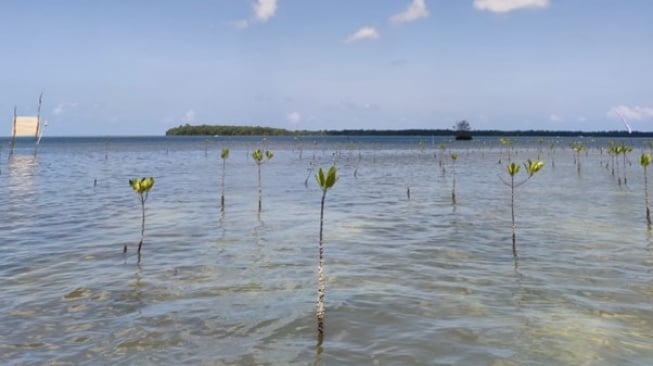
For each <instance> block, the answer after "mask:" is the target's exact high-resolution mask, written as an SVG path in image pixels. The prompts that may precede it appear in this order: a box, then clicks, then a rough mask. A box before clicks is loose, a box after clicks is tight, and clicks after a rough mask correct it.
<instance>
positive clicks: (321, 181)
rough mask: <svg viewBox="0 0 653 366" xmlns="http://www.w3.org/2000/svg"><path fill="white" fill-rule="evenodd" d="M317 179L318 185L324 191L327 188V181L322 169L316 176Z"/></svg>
mask: <svg viewBox="0 0 653 366" xmlns="http://www.w3.org/2000/svg"><path fill="white" fill-rule="evenodd" d="M315 179H316V180H317V184H319V185H320V188H322V189H324V187H325V186H326V179H325V178H324V170H322V168H320V169H319V170H318V171H317V174H315Z"/></svg>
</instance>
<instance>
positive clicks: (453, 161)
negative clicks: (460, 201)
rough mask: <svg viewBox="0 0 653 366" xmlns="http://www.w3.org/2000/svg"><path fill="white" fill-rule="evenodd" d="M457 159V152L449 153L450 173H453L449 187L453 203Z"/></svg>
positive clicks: (454, 199) (454, 200)
mask: <svg viewBox="0 0 653 366" xmlns="http://www.w3.org/2000/svg"><path fill="white" fill-rule="evenodd" d="M457 159H458V154H456V153H452V154H451V174H452V175H453V184H452V188H451V201H452V202H453V204H454V205H455V204H456V160H457Z"/></svg>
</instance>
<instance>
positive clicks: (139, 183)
mask: <svg viewBox="0 0 653 366" xmlns="http://www.w3.org/2000/svg"><path fill="white" fill-rule="evenodd" d="M129 185H130V186H131V187H132V189H133V190H134V191H135V192H136V193H137V194H138V197H139V198H140V201H141V213H142V216H141V240H140V241H139V242H138V256H139V258H140V255H141V247H142V246H143V237H144V235H145V201H146V200H147V197H148V195H149V193H150V189H152V186H153V185H154V178H152V177H149V178H146V177H143V178H134V179H130V180H129ZM123 252H127V245H125V248H124V250H123Z"/></svg>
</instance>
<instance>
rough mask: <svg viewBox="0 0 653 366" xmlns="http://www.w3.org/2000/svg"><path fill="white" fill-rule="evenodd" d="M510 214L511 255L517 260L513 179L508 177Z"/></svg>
mask: <svg viewBox="0 0 653 366" xmlns="http://www.w3.org/2000/svg"><path fill="white" fill-rule="evenodd" d="M510 213H511V215H512V255H513V257H515V258H517V246H516V244H515V242H516V237H515V177H514V176H512V175H511V176H510Z"/></svg>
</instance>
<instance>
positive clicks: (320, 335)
mask: <svg viewBox="0 0 653 366" xmlns="http://www.w3.org/2000/svg"><path fill="white" fill-rule="evenodd" d="M326 192H327V191H326V189H324V190H323V191H322V202H321V204H320V242H319V246H318V258H319V262H318V266H317V344H318V346H319V345H321V344H322V341H323V340H324V292H325V289H324V268H323V258H324V247H323V246H322V227H323V224H324V201H325V199H326Z"/></svg>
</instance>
